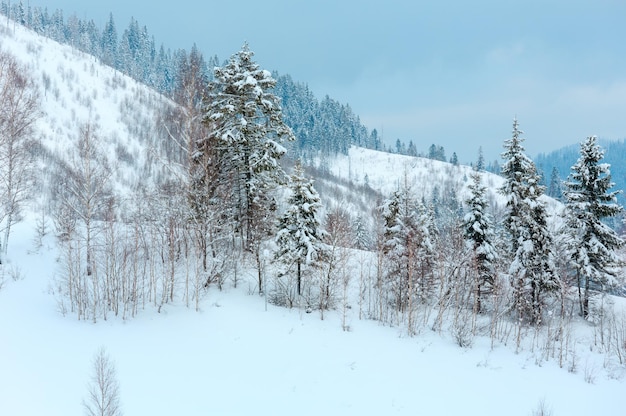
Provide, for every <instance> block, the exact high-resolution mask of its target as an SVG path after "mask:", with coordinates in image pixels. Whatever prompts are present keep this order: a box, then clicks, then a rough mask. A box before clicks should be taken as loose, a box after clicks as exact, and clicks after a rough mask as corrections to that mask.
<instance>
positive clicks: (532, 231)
mask: <svg viewBox="0 0 626 416" xmlns="http://www.w3.org/2000/svg"><path fill="white" fill-rule="evenodd" d="M522 134H523V132H522V131H521V130H519V126H518V123H517V119H515V120H513V137H512V138H510V139H508V140H506V141H505V143H504V147H505V152H504V153H503V154H502V157H503V159H504V160H505V162H504V164H503V165H502V174H503V176H504V177H505V180H506V182H505V183H504V185H503V186H502V188H501V189H500V191H501V192H502V193H503V194H504V196H505V197H506V198H507V204H506V207H507V213H506V218H505V227H506V228H507V230H508V232H509V234H510V236H511V245H510V248H511V254H512V257H513V261H512V263H511V265H510V267H509V273H510V275H511V279H512V286H513V292H514V293H513V297H514V299H513V301H514V304H515V309H516V310H517V312H518V314H519V316H520V318H527V319H529V320H530V322H532V323H534V324H539V323H540V322H541V314H542V305H543V297H544V295H545V294H546V293H549V292H552V291H555V290H556V289H557V288H558V287H559V280H558V276H557V275H556V272H555V268H554V259H553V257H554V256H553V252H552V250H553V249H552V239H551V237H550V233H549V231H548V229H547V220H546V219H547V212H546V208H545V204H544V203H543V202H542V201H541V200H540V199H539V197H540V196H541V195H542V194H543V192H544V187H543V186H541V185H539V175H538V174H537V168H536V167H535V164H534V163H533V161H532V160H531V159H530V158H529V157H528V156H526V154H525V153H524V147H523V146H522V142H523V141H524V139H523V138H522V137H521V135H522Z"/></svg>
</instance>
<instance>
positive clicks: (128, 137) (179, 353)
mask: <svg viewBox="0 0 626 416" xmlns="http://www.w3.org/2000/svg"><path fill="white" fill-rule="evenodd" d="M12 28H13V25H11V30H8V29H7V28H5V27H4V26H2V29H0V44H1V47H2V49H3V50H7V51H10V52H11V53H13V54H14V55H16V56H17V57H18V58H19V60H20V61H21V62H23V63H24V64H26V65H27V66H28V67H29V68H30V69H31V71H32V72H33V74H34V77H35V79H36V82H37V84H38V85H39V86H40V88H41V92H42V106H43V110H44V113H45V115H44V116H43V117H42V119H41V120H40V122H39V124H38V128H39V134H40V137H41V142H42V144H43V145H44V146H45V148H46V149H48V150H47V151H48V152H49V153H50V154H51V155H55V156H56V157H59V158H61V159H62V158H63V157H64V155H66V154H67V153H69V149H70V148H71V147H72V143H73V141H74V140H75V139H76V137H77V135H78V134H79V133H78V132H79V126H80V125H81V124H83V123H86V122H89V121H92V122H94V123H97V124H98V126H99V134H98V137H100V138H101V144H102V145H103V148H104V149H105V151H106V153H107V155H108V157H109V159H110V160H111V161H112V162H114V163H115V169H114V175H115V184H116V187H117V188H118V190H119V191H121V192H124V191H126V190H127V189H128V188H131V187H133V186H135V185H136V184H137V183H138V182H142V181H147V180H150V178H152V177H153V175H156V174H157V173H158V172H156V170H158V169H164V168H163V167H162V166H161V165H160V164H159V161H158V160H155V158H158V157H161V156H162V155H163V154H164V153H165V150H164V148H165V147H167V146H166V145H164V144H163V142H162V141H163V137H164V136H163V132H161V131H160V127H159V123H158V122H156V121H155V120H157V119H158V117H159V116H158V113H159V110H160V109H161V108H162V107H163V106H170V105H171V103H169V102H168V101H167V100H165V99H163V98H162V97H160V96H159V95H158V94H156V93H154V92H152V91H151V90H149V89H148V88H145V87H144V86H142V85H139V84H137V83H135V82H134V81H132V80H130V79H128V78H126V77H123V76H121V75H119V74H117V73H116V72H115V71H113V70H111V69H109V68H106V67H103V66H101V65H99V64H98V63H97V62H95V61H94V59H93V58H92V57H90V56H87V55H84V54H82V53H79V52H77V51H74V50H72V49H71V48H69V47H67V46H61V45H59V44H57V43H55V42H53V41H50V40H48V39H45V38H41V37H39V36H36V35H35V34H33V33H32V32H29V31H27V30H24V29H22V28H20V27H19V26H16V27H15V31H13V30H12ZM170 145H171V144H170ZM49 162H50V161H49V159H47V158H46V156H45V155H44V157H42V160H41V161H40V163H41V166H42V168H46V164H47V163H49ZM469 169H470V168H468V167H463V166H452V165H450V164H446V163H441V162H436V161H432V160H426V159H417V158H411V157H407V156H398V155H389V154H385V153H380V152H374V151H369V150H365V149H360V148H352V149H350V154H349V156H338V157H337V158H336V159H335V160H332V161H330V162H329V170H330V172H331V173H333V174H334V175H336V176H337V177H339V178H343V179H347V180H348V181H352V182H354V183H355V184H357V185H365V184H368V185H369V186H371V187H372V188H374V189H376V190H378V191H381V192H382V193H384V194H388V193H389V192H391V191H393V190H395V189H396V188H397V187H398V185H399V184H401V183H402V181H403V180H404V176H405V174H406V175H407V176H409V179H410V180H411V181H412V182H413V183H414V186H415V189H416V191H421V192H423V193H422V194H421V195H420V196H423V197H424V198H430V196H431V195H432V192H433V189H434V188H435V187H437V188H439V189H440V190H441V191H446V190H447V189H451V190H454V192H455V193H457V195H458V197H459V199H461V200H462V199H463V198H464V195H465V192H466V191H465V189H466V186H467V180H466V177H467V176H468V175H469ZM501 183H502V182H501V179H500V178H499V177H497V176H493V175H487V174H486V175H485V184H486V185H487V186H488V187H489V194H490V198H491V199H492V200H493V201H499V200H500V199H499V198H501V197H500V196H499V195H498V194H497V193H496V191H495V190H496V189H497V188H498V187H499V186H500V185H501ZM143 202H144V201H142V200H135V201H133V203H134V205H137V206H141V205H142V203H143ZM370 202H371V201H370ZM175 203H176V201H174V202H173V204H175ZM168 208H170V207H168ZM175 208H176V207H173V208H172V209H171V212H167V214H169V215H171V218H174V219H175V218H176V215H177V212H176V210H175ZM369 208H373V207H369ZM172 212H173V214H172ZM161 214H165V211H163V212H161ZM168 219H169V218H168ZM50 222H51V221H50ZM157 222H158V218H157V219H152V220H151V223H157ZM40 225H41V224H40V216H39V210H38V209H37V208H35V207H30V209H29V210H28V212H26V215H25V221H23V222H21V223H19V224H18V225H17V226H16V227H15V231H14V233H13V234H12V240H11V244H10V245H9V252H8V256H7V258H6V259H5V260H6V261H4V262H3V264H2V265H0V415H2V416H4V415H8V416H13V415H26V416H31V415H32V416H35V415H49V416H56V415H59V416H61V415H63V416H67V415H80V414H85V412H84V408H83V406H82V403H83V401H85V400H86V399H87V398H88V385H89V384H90V383H91V381H92V377H93V372H92V370H93V368H92V363H91V362H92V359H93V358H94V355H95V354H96V352H97V351H98V349H99V348H101V347H104V348H105V349H106V351H107V352H108V354H109V355H110V357H111V359H112V360H113V361H114V363H115V368H116V370H117V379H118V380H119V385H120V392H119V393H120V400H121V407H122V410H123V413H124V414H125V415H190V416H191V415H252V414H254V415H294V414H297V415H320V414H328V415H359V416H363V415H416V414H424V415H494V416H500V415H507V416H508V415H510V416H530V415H540V414H541V415H548V414H552V415H554V416H557V415H569V416H576V415H580V416H587V415H620V414H623V413H624V409H626V395H624V391H625V388H626V366H625V365H624V362H623V361H622V360H623V359H624V357H617V356H616V354H619V352H621V351H624V349H625V348H623V347H622V346H620V345H612V344H611V345H610V346H609V347H606V348H607V349H605V347H604V346H601V345H600V341H599V337H600V336H604V334H605V332H604V329H603V328H602V329H599V325H593V324H592V323H590V322H584V321H581V320H573V321H571V322H569V323H568V325H567V327H564V326H561V327H558V326H557V324H556V323H554V322H556V321H557V320H556V319H555V320H554V321H549V320H548V321H547V322H546V323H545V325H544V326H543V327H541V328H540V329H537V330H536V331H535V330H534V329H532V328H530V327H525V328H523V335H524V342H522V343H521V347H519V348H516V347H515V345H514V344H515V342H514V340H513V338H514V332H515V331H516V330H517V329H516V328H517V327H516V326H515V323H512V322H507V321H506V320H505V319H500V321H499V323H498V325H499V326H498V327H497V328H495V330H494V331H495V332H497V335H496V336H493V337H490V336H489V332H490V330H491V328H490V326H489V324H488V323H485V322H486V317H484V316H482V315H481V316H473V318H472V319H474V320H475V321H474V322H472V325H475V326H476V328H477V330H476V332H477V334H476V336H475V337H473V338H472V340H471V342H468V343H467V345H466V346H464V347H460V346H459V342H458V339H455V333H454V332H453V331H454V330H455V329H456V330H457V331H459V332H462V330H463V329H464V328H459V327H456V328H454V327H453V325H448V324H446V325H439V326H436V325H435V324H434V323H433V321H434V320H435V318H436V316H435V315H437V310H435V309H432V310H429V312H428V313H422V311H420V312H419V313H416V315H418V318H419V319H420V320H422V321H423V322H426V324H424V325H423V326H422V327H420V331H418V333H416V334H412V335H415V336H409V334H408V333H407V330H406V328H405V326H403V325H402V322H401V318H400V316H399V314H397V315H396V316H390V317H389V320H388V321H386V322H387V323H386V324H382V323H381V322H379V321H375V320H373V319H368V318H370V316H369V314H368V311H369V310H370V309H372V310H373V309H375V308H376V303H375V295H373V294H371V293H369V292H373V291H374V289H375V286H374V284H373V283H372V282H375V281H376V278H377V276H376V271H375V263H376V261H377V257H376V254H374V253H370V252H366V251H358V250H347V249H346V250H345V253H347V254H348V255H349V256H350V258H349V259H348V260H346V264H347V265H346V267H345V271H344V272H343V276H342V279H343V280H342V282H341V283H343V284H344V285H345V287H344V288H343V299H340V300H339V301H337V305H340V307H339V306H338V307H337V308H336V309H335V310H330V311H325V312H324V313H323V315H321V314H320V313H319V311H317V310H315V311H313V313H307V310H306V309H305V308H297V307H295V308H292V309H288V308H284V307H278V306H274V305H271V304H268V300H267V299H268V297H262V296H259V295H258V294H257V293H258V290H257V289H259V287H257V286H255V285H256V278H257V276H256V273H257V270H256V269H255V267H254V265H253V262H251V261H249V260H248V259H246V258H244V257H243V255H242V257H237V256H234V257H233V259H234V260H233V262H234V263H235V268H234V270H235V272H233V273H232V275H228V276H225V277H224V278H223V281H220V284H221V286H222V288H221V289H218V286H217V285H216V284H211V285H208V286H209V287H208V289H206V287H201V288H200V289H202V291H200V290H198V291H197V292H196V295H197V294H198V293H202V297H201V298H200V297H198V296H197V297H196V298H194V299H193V300H194V301H197V311H196V310H195V308H194V306H193V305H192V304H193V302H190V294H189V290H188V291H187V292H186V293H185V292H184V285H185V284H190V283H189V279H190V278H189V276H190V275H191V274H192V271H193V270H191V271H190V269H193V268H192V267H190V266H189V262H190V260H188V258H187V259H185V258H184V257H183V255H182V254H181V253H182V252H183V251H184V250H183V249H182V248H180V247H178V249H179V252H175V253H168V252H167V250H164V249H163V247H166V246H165V244H167V242H165V243H163V244H164V245H163V246H159V247H160V248H161V251H159V252H157V253H158V254H155V255H153V256H151V257H150V258H149V261H148V260H147V261H146V262H145V263H143V264H142V267H144V269H149V270H150V272H151V275H152V276H151V277H152V279H154V280H153V281H152V280H151V281H150V284H151V286H149V291H150V293H152V291H154V292H155V293H156V292H157V290H161V288H162V287H165V289H171V291H172V292H174V291H175V290H176V291H178V292H177V293H185V295H184V296H172V298H173V300H171V301H166V302H163V303H159V304H158V307H152V305H151V304H149V303H150V300H152V298H146V299H148V300H147V301H145V302H144V304H143V305H141V304H140V302H139V301H137V299H135V298H134V297H133V295H130V296H128V295H127V298H132V299H130V300H128V301H127V303H128V304H130V303H132V302H135V304H137V303H139V305H138V306H137V307H136V309H135V310H134V311H132V312H129V313H128V315H132V316H133V318H132V319H130V318H128V316H127V315H122V314H120V315H115V314H113V313H112V312H111V313H109V314H108V315H106V314H105V318H101V315H98V322H97V323H92V321H91V320H90V319H87V318H85V317H82V318H81V316H80V315H78V319H77V316H76V314H75V313H72V312H68V310H67V305H66V304H65V303H63V302H62V301H60V299H62V297H60V296H59V293H58V290H59V289H58V288H59V285H57V280H56V279H57V278H58V276H59V275H60V274H61V273H62V272H63V271H62V269H63V268H64V267H66V266H67V264H70V266H71V262H68V261H67V257H63V256H64V254H63V253H62V249H61V248H60V244H59V243H58V240H59V239H57V238H56V237H55V235H54V233H53V232H51V231H50V230H48V232H47V233H46V235H45V236H41V235H40V234H42V232H41V230H38V229H39V228H40ZM142 225H144V224H142ZM48 226H49V228H51V227H52V225H51V224H50V223H49V224H48ZM138 228H139V227H138ZM146 228H149V227H148V226H146ZM155 229H156V228H155ZM114 231H115V232H117V231H118V230H117V229H116V230H114ZM124 231H128V230H127V229H124ZM107 232H109V229H106V230H101V233H102V234H105V233H107ZM155 233H156V231H155ZM172 234H174V233H173V232H172ZM111 235H112V236H113V237H112V240H113V241H114V242H115V243H116V244H119V246H123V244H127V245H126V246H123V248H124V250H121V252H122V255H121V256H120V260H119V264H118V263H116V264H114V266H115V267H118V268H119V269H120V270H122V272H121V273H118V274H117V275H116V277H118V278H119V279H120V280H123V281H124V284H125V283H126V282H127V280H128V281H130V277H129V276H130V275H131V274H132V272H131V271H132V270H133V268H132V267H131V266H129V265H128V264H130V262H131V261H130V260H128V259H129V258H132V256H133V255H136V254H137V251H141V248H143V244H145V246H148V245H149V244H148V243H146V242H144V241H139V240H138V239H137V240H133V239H132V238H131V237H129V236H130V234H123V233H121V232H120V233H119V234H115V233H114V232H112V234H111ZM38 236H39V237H41V241H39V243H40V244H39V243H37V244H36V243H35V242H34V241H35V240H36V239H37V238H36V237H38ZM107 236H108V234H107ZM177 237H178V236H177ZM179 238H182V237H179ZM173 239H174V238H173ZM154 240H155V241H157V240H158V238H156V237H155V238H154ZM162 240H166V239H165V238H163V239H162ZM159 241H160V240H159ZM134 244H136V245H134ZM140 244H141V247H139V246H140ZM154 244H155V245H156V244H157V243H154ZM115 247H118V245H116V246H115ZM185 249H186V247H185ZM173 251H174V250H172V252H173ZM72 253H74V254H75V253H76V252H72ZM111 253H112V257H115V256H117V253H118V252H117V251H115V252H111ZM151 253H152V252H151ZM108 254H109V253H108V252H107V255H108ZM159 255H160V257H159ZM168 256H170V257H168ZM64 259H65V260H64ZM109 259H110V258H109V257H107V258H106V260H107V261H108V260H109ZM115 259H116V260H118V258H117V257H115ZM122 259H123V260H122ZM155 259H156V260H155ZM163 259H164V260H163ZM70 260H71V257H70ZM127 260H128V264H127V263H126V261H127ZM444 260H445V259H444ZM159 261H162V262H163V263H164V264H165V263H167V265H168V266H169V265H173V266H172V270H174V266H176V267H177V268H176V269H175V271H172V273H171V275H167V276H166V274H165V272H164V270H165V268H158V267H155V268H154V269H152V268H151V267H152V266H154V264H157V265H158V264H159ZM168 261H169V263H168ZM176 262H178V263H176ZM185 262H187V264H185ZM107 265H109V263H107ZM263 265H264V266H267V265H266V264H265V263H264V264H263ZM124 267H126V268H125V269H124ZM267 267H268V269H269V270H270V271H269V272H267V274H268V275H270V276H272V277H273V274H275V273H274V271H273V270H271V268H269V266H267ZM102 268H103V269H104V267H102ZM137 268H140V267H137ZM134 272H135V273H137V274H138V273H139V272H138V271H137V270H135V271H134ZM185 272H186V273H187V275H185ZM103 274H104V273H103ZM320 274H321V273H320ZM328 274H329V275H330V272H329V273H328ZM438 277H439V276H438ZM168 278H171V279H172V280H171V281H172V282H173V283H172V284H171V287H170V286H167V285H168V284H169V282H170V280H169V279H168ZM185 278H187V280H185ZM443 278H444V277H443V276H441V279H443ZM176 279H178V280H176ZM155 282H156V283H155ZM368 282H369V283H368ZM153 283H154V284H153ZM196 283H198V282H196ZM200 283H204V282H200ZM366 283H368V285H366ZM123 287H124V288H127V286H123ZM335 289H336V290H339V288H335ZM164 291H166V290H164ZM134 293H139V292H134ZM154 297H155V298H156V295H155V296H154ZM144 300H145V299H144ZM610 301H611V302H615V304H616V308H615V309H616V311H617V312H618V313H617V314H616V315H615V317H614V320H613V321H608V320H607V321H606V322H604V321H603V322H604V323H606V324H607V326H608V325H609V324H610V325H613V324H614V325H615V328H618V329H619V328H621V329H622V330H623V329H624V328H626V315H623V314H621V315H620V313H622V312H623V311H624V310H625V307H626V305H624V300H623V299H619V298H617V299H613V298H610ZM146 303H148V304H147V305H146ZM368 303H370V304H371V305H368ZM154 304H155V306H156V304H157V301H156V299H155V300H154ZM126 305H127V304H126V303H125V304H124V305H123V307H124V308H125V307H126ZM190 305H191V306H190ZM370 306H371V308H370ZM557 306H558V305H557ZM389 310H391V309H389ZM424 310H425V309H424ZM439 310H440V311H442V316H444V315H445V317H446V319H447V318H448V317H450V316H451V315H453V314H454V313H455V312H458V310H454V309H453V308H448V309H446V308H445V307H444V306H441V307H440V309H439ZM554 310H556V308H555V309H554ZM433 311H434V312H433ZM431 312H433V313H432V314H430V313H431ZM465 312H467V311H465ZM470 312H471V310H470ZM550 313H552V309H551V310H550ZM321 316H323V319H320V317H321ZM465 317H466V318H467V317H471V314H467V315H466V316H465ZM454 319H455V320H456V317H454ZM620 319H621V320H620ZM94 321H95V316H94ZM393 322H400V323H398V324H394V323H393ZM552 323H554V326H551V324H552ZM620 324H621V325H622V326H621V327H619V326H618V325H620ZM342 329H343V330H342ZM520 331H522V330H520ZM559 331H560V332H559ZM459 332H457V334H458V333H459ZM520 333H521V332H520ZM555 334H558V335H555ZM624 334H626V332H624ZM624 336H625V335H622V338H619V337H618V336H617V335H616V340H618V339H623V337H624ZM564 344H567V346H566V347H565V348H566V351H565V353H562V355H563V356H564V357H565V358H564V359H563V360H562V362H561V363H560V364H561V365H559V359H558V355H559V353H558V351H559V346H560V347H561V350H560V351H562V348H563V345H564ZM614 351H617V353H615V352H614Z"/></svg>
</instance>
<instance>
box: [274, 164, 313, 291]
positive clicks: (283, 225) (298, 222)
mask: <svg viewBox="0 0 626 416" xmlns="http://www.w3.org/2000/svg"><path fill="white" fill-rule="evenodd" d="M289 187H290V189H291V195H290V196H289V198H288V200H287V204H288V207H287V210H286V211H285V212H284V214H283V215H282V216H281V218H280V219H279V221H278V232H277V234H276V245H277V250H276V252H275V255H274V258H275V259H276V260H278V261H280V262H281V263H283V264H284V265H286V266H287V267H288V268H291V266H292V265H295V266H296V279H297V280H296V282H297V294H298V296H300V295H301V294H302V266H308V265H311V264H313V263H314V262H315V261H316V260H317V258H318V256H319V254H320V252H321V250H322V238H323V237H324V234H325V233H324V231H323V230H322V229H321V225H320V221H319V219H318V212H319V210H320V208H321V206H322V203H321V200H320V197H319V194H318V193H317V191H316V190H315V188H314V187H313V181H312V180H310V179H307V178H305V176H304V171H303V169H302V166H301V165H300V163H297V164H296V166H295V170H294V173H293V175H292V176H291V184H290V185H289Z"/></svg>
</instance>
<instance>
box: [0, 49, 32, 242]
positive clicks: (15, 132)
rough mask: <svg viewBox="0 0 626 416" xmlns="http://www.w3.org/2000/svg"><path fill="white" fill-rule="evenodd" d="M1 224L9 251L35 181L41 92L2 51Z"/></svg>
mask: <svg viewBox="0 0 626 416" xmlns="http://www.w3.org/2000/svg"><path fill="white" fill-rule="evenodd" d="M0 102H1V103H2V105H1V106H0V224H2V230H3V231H4V237H3V241H2V250H3V252H4V253H5V254H6V252H7V247H8V243H9V235H10V234H11V227H12V225H13V224H14V223H15V222H18V221H19V220H20V213H21V209H22V204H23V203H24V201H25V200H26V199H27V198H28V196H29V191H30V190H31V188H32V184H33V169H34V168H33V152H32V149H33V142H34V140H33V135H34V131H35V122H36V121H37V119H38V118H39V117H40V116H41V111H40V109H39V92H38V90H37V87H36V85H35V83H34V81H33V80H32V78H31V77H30V76H29V72H28V69H27V68H25V67H24V66H22V65H20V64H19V63H18V62H17V60H16V59H15V57H13V56H12V55H10V54H8V53H6V52H3V51H0Z"/></svg>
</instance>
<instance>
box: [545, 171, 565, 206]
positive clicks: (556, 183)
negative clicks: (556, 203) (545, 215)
mask: <svg viewBox="0 0 626 416" xmlns="http://www.w3.org/2000/svg"><path fill="white" fill-rule="evenodd" d="M548 196H551V197H552V198H555V199H561V198H562V197H563V189H562V186H561V177H560V175H559V169H558V168H557V167H556V166H555V167H553V168H552V173H551V174H550V186H549V187H548Z"/></svg>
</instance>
